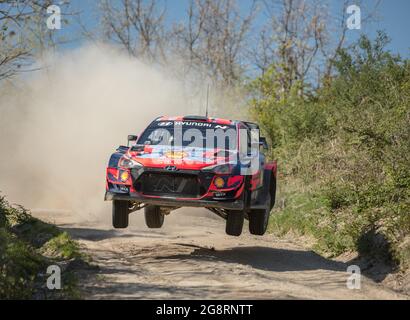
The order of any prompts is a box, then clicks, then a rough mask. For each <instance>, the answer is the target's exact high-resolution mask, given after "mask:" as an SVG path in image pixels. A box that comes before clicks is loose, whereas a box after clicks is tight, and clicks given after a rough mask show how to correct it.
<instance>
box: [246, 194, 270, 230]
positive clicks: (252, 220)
mask: <svg viewBox="0 0 410 320" xmlns="http://www.w3.org/2000/svg"><path fill="white" fill-rule="evenodd" d="M270 210H271V195H270V192H268V195H267V196H266V202H265V208H264V209H257V210H251V212H250V213H249V232H250V233H251V234H254V235H257V236H263V235H264V234H265V232H266V229H267V228H268V222H269V215H270Z"/></svg>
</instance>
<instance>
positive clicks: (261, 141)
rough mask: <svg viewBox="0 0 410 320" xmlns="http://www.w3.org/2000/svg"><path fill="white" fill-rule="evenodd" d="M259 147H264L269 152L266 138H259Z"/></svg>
mask: <svg viewBox="0 0 410 320" xmlns="http://www.w3.org/2000/svg"><path fill="white" fill-rule="evenodd" d="M259 145H260V146H262V147H263V149H265V150H268V142H267V141H266V138H265V137H259Z"/></svg>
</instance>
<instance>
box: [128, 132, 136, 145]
mask: <svg viewBox="0 0 410 320" xmlns="http://www.w3.org/2000/svg"><path fill="white" fill-rule="evenodd" d="M137 139H138V136H134V135H132V134H130V135H128V142H127V147H128V146H129V144H130V141H137Z"/></svg>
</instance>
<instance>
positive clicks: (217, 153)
mask: <svg viewBox="0 0 410 320" xmlns="http://www.w3.org/2000/svg"><path fill="white" fill-rule="evenodd" d="M237 154H238V153H237V151H228V150H224V149H214V148H212V149H208V148H195V147H171V146H151V145H145V146H144V147H143V148H142V147H141V150H138V151H133V150H132V149H130V150H129V151H128V152H127V156H128V157H129V158H131V159H133V160H135V161H137V162H139V163H141V164H142V165H144V166H146V167H152V168H163V167H165V166H175V167H176V168H178V169H180V170H183V169H185V170H200V169H202V168H204V167H207V166H211V165H214V164H217V163H220V164H223V163H226V162H229V161H230V160H232V159H237Z"/></svg>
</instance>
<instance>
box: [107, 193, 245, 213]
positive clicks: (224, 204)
mask: <svg viewBox="0 0 410 320" xmlns="http://www.w3.org/2000/svg"><path fill="white" fill-rule="evenodd" d="M104 200H106V201H110V200H125V201H135V202H138V203H145V204H152V205H158V206H168V207H203V208H219V209H227V210H243V209H244V202H243V200H242V198H240V199H236V200H233V201H226V200H225V201H224V200H220V201H218V200H201V199H192V200H191V199H179V198H172V197H158V198H151V197H144V196H142V195H140V194H138V193H130V194H119V193H113V192H109V191H107V192H106V193H105V197H104Z"/></svg>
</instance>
